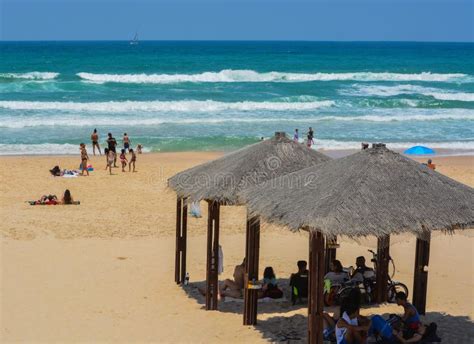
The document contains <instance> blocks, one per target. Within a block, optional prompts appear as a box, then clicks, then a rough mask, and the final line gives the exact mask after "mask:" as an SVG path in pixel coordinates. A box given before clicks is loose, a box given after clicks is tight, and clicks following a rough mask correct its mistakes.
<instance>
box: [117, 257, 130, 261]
mask: <svg viewBox="0 0 474 344" xmlns="http://www.w3.org/2000/svg"><path fill="white" fill-rule="evenodd" d="M127 258H128V257H117V259H120V260H125V259H127Z"/></svg>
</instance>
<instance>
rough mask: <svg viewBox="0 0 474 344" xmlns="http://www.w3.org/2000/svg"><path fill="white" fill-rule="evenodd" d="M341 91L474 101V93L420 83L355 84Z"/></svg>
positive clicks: (360, 94)
mask: <svg viewBox="0 0 474 344" xmlns="http://www.w3.org/2000/svg"><path fill="white" fill-rule="evenodd" d="M341 93H343V94H346V95H351V96H363V97H366V96H379V97H393V96H398V95H401V94H421V95H424V96H430V97H433V98H435V99H438V100H455V101H464V102H473V101H474V93H467V92H457V91H455V90H444V89H440V88H433V87H423V86H418V85H396V86H384V85H353V86H352V87H351V89H345V90H343V91H341Z"/></svg>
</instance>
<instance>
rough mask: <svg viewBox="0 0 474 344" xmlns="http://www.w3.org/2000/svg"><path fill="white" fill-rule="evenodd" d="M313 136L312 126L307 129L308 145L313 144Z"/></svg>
mask: <svg viewBox="0 0 474 344" xmlns="http://www.w3.org/2000/svg"><path fill="white" fill-rule="evenodd" d="M313 138H314V131H313V128H311V127H309V130H308V147H311V146H312V145H313V144H314V141H313Z"/></svg>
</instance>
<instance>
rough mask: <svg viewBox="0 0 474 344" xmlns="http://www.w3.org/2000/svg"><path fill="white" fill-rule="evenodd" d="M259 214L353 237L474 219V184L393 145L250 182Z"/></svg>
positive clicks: (247, 194) (253, 208)
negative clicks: (259, 182)
mask: <svg viewBox="0 0 474 344" xmlns="http://www.w3.org/2000/svg"><path fill="white" fill-rule="evenodd" d="M241 196H242V197H243V200H246V201H247V206H248V207H249V211H250V213H251V214H253V215H261V216H262V217H263V219H264V220H266V221H267V222H273V223H277V224H280V225H284V226H286V227H288V228H290V229H291V230H295V231H296V230H299V229H307V230H319V231H321V232H322V233H323V234H325V235H328V236H330V237H331V236H334V235H346V236H349V237H352V238H354V237H357V236H366V235H374V236H377V237H381V236H383V235H385V234H392V233H393V234H395V233H403V232H411V233H414V234H424V233H426V231H431V230H447V231H451V230H454V229H457V228H467V227H473V226H474V189H472V188H471V187H469V186H467V185H464V184H461V183H459V182H456V181H454V180H452V179H450V178H448V177H446V176H444V175H442V174H440V173H438V172H435V171H432V170H431V169H429V168H428V167H427V166H424V165H422V164H420V163H417V162H415V161H413V160H411V159H408V158H406V157H404V156H402V155H400V154H398V153H395V152H393V151H391V150H388V149H387V148H385V145H379V146H377V145H374V147H373V148H370V149H366V150H363V151H361V152H359V153H356V154H353V155H350V156H347V157H345V158H341V159H337V160H332V161H330V162H327V163H325V164H322V165H318V166H315V167H310V168H307V169H304V170H301V171H298V172H295V173H292V174H289V175H287V176H283V177H279V178H277V179H274V180H271V181H268V182H265V183H263V184H262V185H260V186H258V187H256V188H252V189H247V190H244V191H243V192H242V194H241Z"/></svg>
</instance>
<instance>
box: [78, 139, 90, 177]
mask: <svg viewBox="0 0 474 344" xmlns="http://www.w3.org/2000/svg"><path fill="white" fill-rule="evenodd" d="M79 149H80V150H81V170H82V173H81V175H84V171H86V173H87V175H89V170H88V169H87V160H89V155H87V150H86V145H85V144H84V143H81V144H80V145H79Z"/></svg>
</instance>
